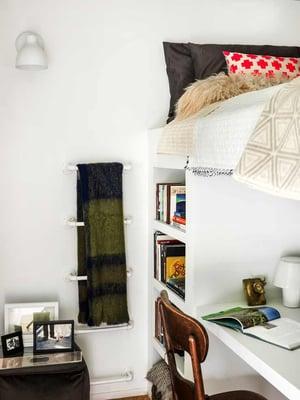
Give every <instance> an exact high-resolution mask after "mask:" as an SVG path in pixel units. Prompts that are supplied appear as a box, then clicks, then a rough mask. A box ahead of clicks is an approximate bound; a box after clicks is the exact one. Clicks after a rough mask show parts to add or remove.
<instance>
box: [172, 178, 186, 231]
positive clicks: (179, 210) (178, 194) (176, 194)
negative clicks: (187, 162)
mask: <svg viewBox="0 0 300 400" xmlns="http://www.w3.org/2000/svg"><path fill="white" fill-rule="evenodd" d="M185 192H186V188H185V186H183V185H176V186H175V185H172V186H171V187H170V221H171V224H173V217H174V215H177V216H180V217H182V218H185Z"/></svg>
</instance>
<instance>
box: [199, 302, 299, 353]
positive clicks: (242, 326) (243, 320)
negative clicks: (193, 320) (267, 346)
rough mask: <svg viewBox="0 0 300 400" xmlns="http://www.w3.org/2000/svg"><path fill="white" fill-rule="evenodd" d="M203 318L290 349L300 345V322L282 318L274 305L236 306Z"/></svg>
mask: <svg viewBox="0 0 300 400" xmlns="http://www.w3.org/2000/svg"><path fill="white" fill-rule="evenodd" d="M202 319H204V320H206V321H210V322H215V323H216V324H219V325H223V326H226V327H228V328H232V329H235V330H238V331H240V332H242V333H244V334H245V335H249V336H254V337H256V338H258V339H261V340H264V341H265V342H268V343H272V344H275V345H277V346H280V347H283V348H285V349H288V350H294V349H296V348H298V347H300V323H299V322H296V321H294V320H292V319H288V318H281V316H280V313H279V311H278V310H276V308H273V307H255V308H243V307H235V308H230V309H229V310H225V311H221V312H218V313H215V314H209V315H205V316H203V317H202Z"/></svg>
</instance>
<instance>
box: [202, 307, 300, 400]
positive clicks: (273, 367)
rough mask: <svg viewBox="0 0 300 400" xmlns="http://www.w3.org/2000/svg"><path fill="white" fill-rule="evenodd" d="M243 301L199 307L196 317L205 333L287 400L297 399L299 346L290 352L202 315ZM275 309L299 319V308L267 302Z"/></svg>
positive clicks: (299, 380)
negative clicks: (226, 347)
mask: <svg viewBox="0 0 300 400" xmlns="http://www.w3.org/2000/svg"><path fill="white" fill-rule="evenodd" d="M238 305H241V306H243V307H245V305H244V304H215V305H206V306H200V307H198V308H197V311H196V318H197V319H198V320H199V321H201V323H202V324H203V325H204V326H205V328H206V329H207V331H208V332H210V333H212V334H214V335H215V336H216V337H218V338H219V339H220V340H221V341H222V342H223V343H224V344H225V345H226V346H228V347H229V348H230V349H231V350H232V351H233V352H234V353H236V354H237V355H238V356H239V357H240V358H242V359H243V360H244V361H245V362H246V363H247V364H248V365H250V366H251V367H252V368H253V369H254V370H256V371H257V372H258V373H259V374H260V375H262V376H263V377H264V378H265V379H266V380H267V381H269V382H270V383H271V384H272V385H273V386H274V387H276V388H277V389H278V390H279V391H280V392H281V393H283V394H284V395H285V396H286V397H287V398H288V399H290V400H299V399H300V349H297V350H293V351H289V350H285V349H282V348H280V347H277V346H274V345H271V344H269V343H266V342H263V341H261V340H258V339H255V338H251V337H249V336H247V335H243V334H242V333H240V332H236V331H234V330H232V329H230V328H225V327H222V326H220V325H217V324H214V323H212V322H207V321H204V320H202V319H201V316H203V315H207V314H210V313H213V312H218V311H221V310H225V309H227V308H231V307H235V306H238ZM268 305H270V306H274V307H275V308H277V309H278V310H279V311H280V313H281V316H282V317H287V318H291V319H294V320H296V321H299V322H300V309H299V308H298V309H297V308H296V309H289V308H286V307H283V306H282V305H278V304H268Z"/></svg>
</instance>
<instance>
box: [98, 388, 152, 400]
mask: <svg viewBox="0 0 300 400" xmlns="http://www.w3.org/2000/svg"><path fill="white" fill-rule="evenodd" d="M147 394H148V393H147V390H146V389H145V387H142V388H135V389H129V390H120V391H110V392H103V393H92V394H91V400H111V399H122V398H126V397H135V396H145V395H147Z"/></svg>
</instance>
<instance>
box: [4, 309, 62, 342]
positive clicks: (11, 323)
mask: <svg viewBox="0 0 300 400" xmlns="http://www.w3.org/2000/svg"><path fill="white" fill-rule="evenodd" d="M39 319H41V320H43V321H46V320H58V319H59V310H58V302H38V303H9V304H5V305H4V330H5V333H9V332H16V331H19V330H22V333H23V345H24V347H32V346H33V322H34V320H36V321H37V320H39Z"/></svg>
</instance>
